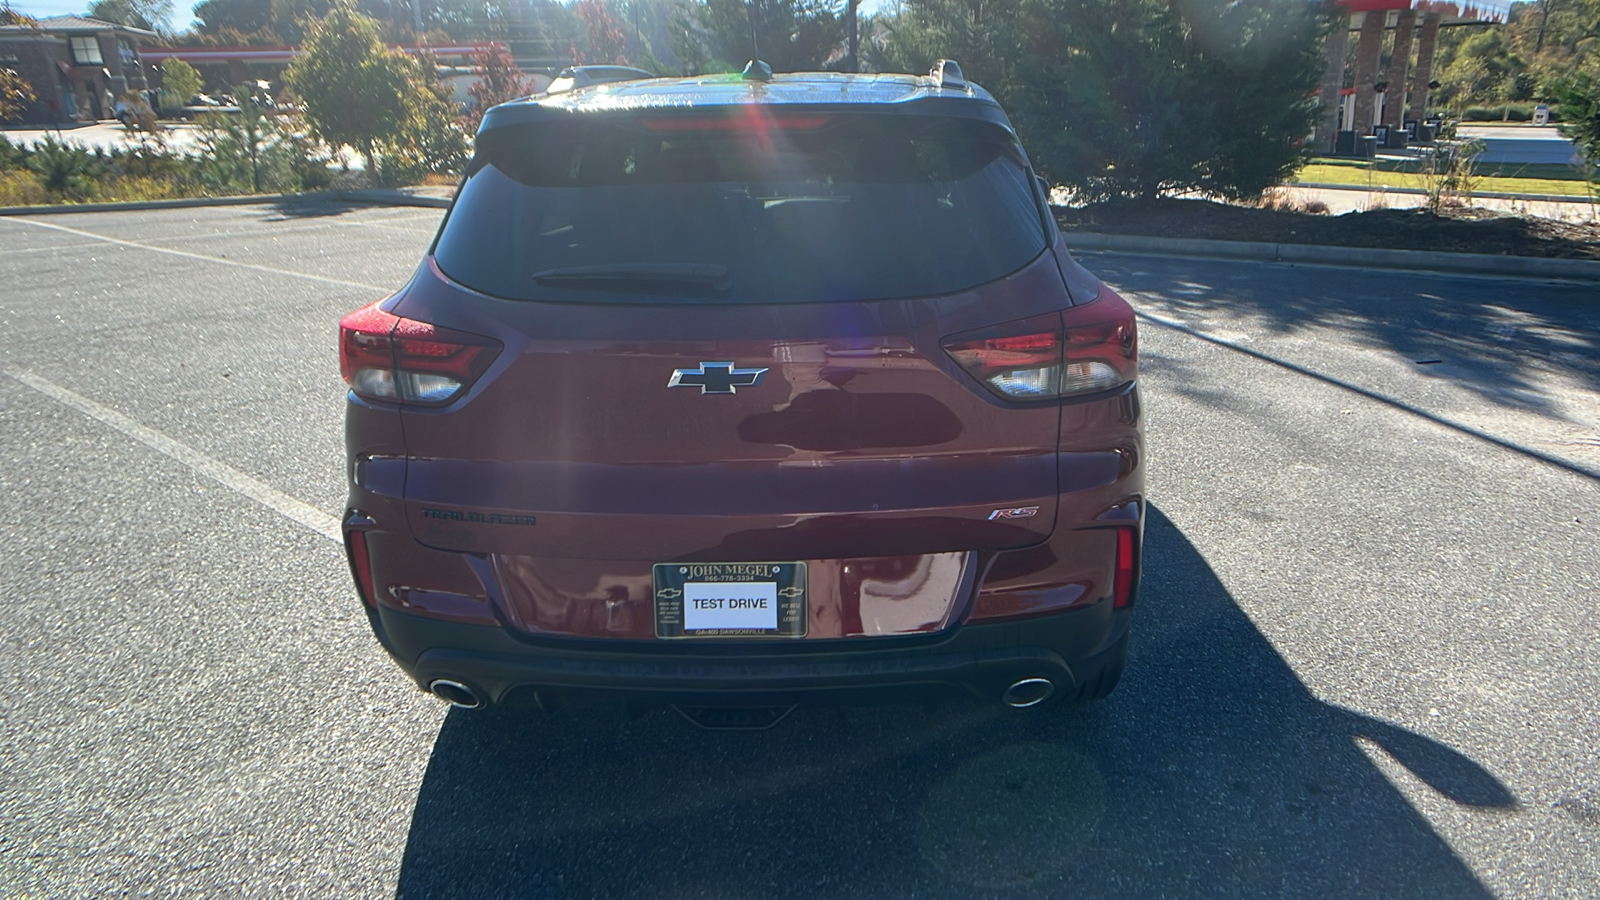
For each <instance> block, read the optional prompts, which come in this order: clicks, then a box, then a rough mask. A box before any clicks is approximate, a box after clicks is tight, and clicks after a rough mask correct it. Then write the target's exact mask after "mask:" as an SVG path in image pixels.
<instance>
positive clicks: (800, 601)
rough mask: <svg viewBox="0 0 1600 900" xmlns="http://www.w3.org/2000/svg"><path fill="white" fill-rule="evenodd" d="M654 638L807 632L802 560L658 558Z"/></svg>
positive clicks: (777, 634) (782, 635)
mask: <svg viewBox="0 0 1600 900" xmlns="http://www.w3.org/2000/svg"><path fill="white" fill-rule="evenodd" d="M655 592H656V637H663V638H683V637H805V634H806V564H805V563H803V562H777V563H774V562H757V563H657V564H656V567H655Z"/></svg>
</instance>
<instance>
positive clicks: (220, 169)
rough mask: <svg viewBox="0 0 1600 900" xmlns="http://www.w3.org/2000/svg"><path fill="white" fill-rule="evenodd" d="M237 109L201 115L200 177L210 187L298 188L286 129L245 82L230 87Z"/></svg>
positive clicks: (256, 190) (197, 132)
mask: <svg viewBox="0 0 1600 900" xmlns="http://www.w3.org/2000/svg"><path fill="white" fill-rule="evenodd" d="M234 96H235V98H238V112H208V114H203V115H202V117H200V122H198V128H197V130H195V143H197V144H198V146H200V151H202V152H200V157H198V162H200V175H202V179H203V183H205V184H206V187H210V189H213V191H221V192H237V191H248V192H253V194H261V192H264V191H296V189H299V178H298V175H296V171H294V157H296V155H298V154H296V152H294V147H293V144H291V141H290V133H288V131H286V130H285V128H283V123H282V122H280V120H278V119H277V117H275V115H274V114H272V110H270V109H269V107H267V106H266V104H264V102H261V101H258V98H256V96H253V91H251V88H250V86H248V85H238V86H237V88H234Z"/></svg>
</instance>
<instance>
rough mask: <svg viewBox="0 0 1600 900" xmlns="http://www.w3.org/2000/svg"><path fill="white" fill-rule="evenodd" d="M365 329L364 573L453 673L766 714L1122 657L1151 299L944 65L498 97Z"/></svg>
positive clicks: (526, 693) (489, 698)
mask: <svg viewBox="0 0 1600 900" xmlns="http://www.w3.org/2000/svg"><path fill="white" fill-rule="evenodd" d="M340 327H341V330H342V335H341V354H342V358H341V362H342V365H343V372H344V377H345V379H346V380H347V381H348V382H349V384H350V394H349V413H348V419H347V428H346V433H347V435H348V449H349V476H350V509H349V512H348V514H347V516H346V519H345V523H344V529H345V536H346V545H347V548H348V551H349V557H350V565H351V569H352V571H353V573H354V575H355V580H356V584H357V586H358V588H359V590H360V593H361V599H362V600H363V602H364V603H365V604H366V608H367V612H368V615H369V616H370V618H371V620H372V627H373V630H374V631H375V632H376V633H377V636H378V639H379V640H380V641H382V643H383V645H384V647H386V648H387V649H388V650H389V652H390V653H392V654H393V655H394V657H395V659H396V660H398V661H399V663H400V665H401V666H402V667H403V668H404V669H405V670H406V671H407V672H408V673H410V674H411V675H412V677H414V678H415V679H416V680H417V682H418V683H419V684H421V685H422V686H424V687H426V688H428V689H430V690H432V691H433V692H434V693H436V694H438V695H440V696H442V697H444V698H445V699H447V700H449V701H451V702H452V703H455V704H457V705H459V706H468V707H471V706H479V705H484V704H489V703H501V702H513V701H516V700H519V699H520V700H523V701H527V702H531V703H537V704H539V705H542V706H551V705H554V704H561V703H566V702H573V701H576V700H593V699H597V698H598V699H614V700H622V701H626V702H629V703H641V702H643V703H661V704H671V705H674V706H677V707H678V708H680V709H682V710H687V711H691V713H692V714H691V718H695V719H696V720H697V721H700V722H702V723H703V724H706V723H711V724H716V723H728V722H734V723H748V722H756V723H761V722H767V721H772V720H774V719H775V718H777V717H778V716H780V715H781V713H782V712H783V711H784V710H786V709H788V708H790V707H791V706H792V705H793V704H796V703H802V702H843V701H846V700H852V699H859V698H862V697H866V698H869V699H881V698H884V697H885V696H886V695H892V694H897V693H902V692H904V693H920V692H927V691H941V690H946V691H956V692H970V693H975V694H976V695H978V696H980V697H982V698H985V699H988V700H991V701H993V702H995V703H1001V702H1004V703H1008V704H1010V705H1012V706H1019V707H1020V706H1031V705H1034V704H1037V703H1041V702H1043V701H1045V700H1047V699H1051V698H1055V699H1062V698H1067V699H1088V698H1094V697H1100V696H1104V695H1105V694H1107V693H1108V692H1110V690H1111V689H1112V687H1113V686H1114V685H1115V684H1116V681H1117V678H1118V676H1119V675H1120V674H1121V671H1122V666H1123V660H1124V659H1125V657H1126V653H1127V646H1128V627H1129V618H1130V615H1131V612H1132V609H1131V607H1132V605H1133V600H1134V595H1135V591H1136V589H1137V587H1138V572H1139V546H1140V536H1141V529H1142V523H1143V507H1144V504H1143V496H1142V495H1143V491H1144V484H1143V444H1142V433H1141V425H1140V410H1139V395H1138V390H1137V363H1136V350H1135V347H1136V340H1135V329H1134V318H1133V312H1132V310H1131V309H1130V308H1129V306H1128V304H1127V303H1125V302H1124V301H1123V300H1122V298H1121V297H1119V296H1117V295H1116V294H1115V293H1114V292H1112V291H1111V290H1110V289H1108V288H1107V287H1106V286H1105V285H1103V284H1101V283H1100V282H1099V281H1098V280H1097V279H1095V277H1094V276H1092V275H1090V274H1089V273H1088V272H1087V271H1085V270H1084V269H1083V268H1082V267H1080V266H1079V265H1078V264H1077V263H1075V262H1074V261H1073V260H1072V258H1071V257H1070V256H1068V254H1067V252H1066V249H1065V248H1064V246H1063V245H1062V243H1061V239H1060V236H1059V234H1058V233H1057V231H1056V227H1055V223H1054V221H1053V219H1052V217H1051V215H1050V212H1049V208H1048V205H1047V199H1046V194H1045V191H1044V189H1043V187H1042V185H1041V182H1040V181H1039V179H1038V178H1036V176H1035V175H1034V174H1033V171H1032V169H1031V167H1030V165H1029V163H1028V159H1027V157H1026V156H1025V155H1024V154H1023V151H1022V148H1021V146H1019V144H1018V142H1017V137H1016V135H1015V133H1014V132H1013V131H1012V128H1011V124H1010V122H1009V121H1008V120H1007V118H1006V116H1005V113H1004V112H1002V111H1001V109H1000V107H999V105H997V104H996V103H995V101H994V99H993V98H992V97H990V96H989V94H987V93H986V92H985V91H983V90H982V89H981V88H978V87H977V86H975V85H971V84H968V83H966V82H964V81H962V80H961V78H960V75H959V71H958V70H957V69H956V67H955V66H954V65H953V64H949V63H945V64H942V66H941V67H940V68H936V69H935V71H934V73H933V74H932V75H931V76H910V75H839V74H794V75H777V76H771V75H768V74H767V73H766V72H764V71H762V67H761V66H760V65H759V64H752V66H751V68H750V69H748V70H747V71H746V74H745V75H743V76H740V75H728V76H711V77H700V78H675V79H648V80H638V81H628V82H619V83H610V84H600V85H596V86H593V87H587V88H580V89H577V90H573V91H571V92H567V93H562V94H559V95H550V96H548V97H544V98H533V99H529V100H524V101H518V102H515V103H508V104H505V105H502V106H498V107H495V108H494V109H492V110H490V111H489V113H488V115H487V116H486V117H485V119H484V122H483V127H482V130H481V131H480V132H479V133H478V137H477V146H476V155H475V156H474V157H473V160H472V162H471V165H470V167H469V168H468V172H467V177H466V179H465V181H464V182H463V184H462V185H461V189H460V191H459V194H458V196H457V198H456V200H455V203H454V205H453V206H452V207H451V209H450V211H449V213H448V214H447V216H446V218H445V220H444V223H443V225H442V226H441V228H440V230H439V234H438V236H437V237H436V239H435V241H434V244H433V247H432V248H431V249H430V250H429V252H428V255H427V258H426V259H425V260H423V263H422V265H421V267H420V268H419V269H418V270H417V273H416V275H415V276H414V277H413V278H412V279H411V281H410V283H408V284H407V285H405V287H403V288H402V289H401V290H400V291H399V292H397V293H396V294H395V295H394V296H392V297H389V298H387V299H385V300H382V301H380V302H378V303H375V304H373V305H372V306H369V307H366V308H364V309H361V310H359V311H357V312H354V313H351V314H350V315H349V316H347V317H346V318H345V319H344V321H343V322H342V323H341V326H340Z"/></svg>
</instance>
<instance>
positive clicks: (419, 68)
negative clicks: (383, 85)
mask: <svg viewBox="0 0 1600 900" xmlns="http://www.w3.org/2000/svg"><path fill="white" fill-rule="evenodd" d="M400 62H401V63H403V64H404V65H405V67H406V68H407V69H408V72H407V77H408V78H409V80H410V82H411V84H412V85H413V89H412V91H411V92H410V93H409V94H407V96H406V104H405V117H404V119H403V120H402V121H401V122H400V123H399V127H398V128H396V129H395V130H394V131H393V132H391V133H390V134H388V135H386V136H384V137H383V138H382V139H381V140H380V141H379V143H378V148H379V150H380V151H381V153H380V154H379V159H378V167H377V168H376V169H374V170H372V171H373V173H374V174H375V175H377V176H378V180H379V181H380V182H382V183H384V184H409V183H413V182H415V181H418V180H420V179H421V178H422V177H423V176H426V175H447V176H448V175H456V174H459V173H460V172H461V170H462V168H463V167H464V166H465V164H466V161H467V137H466V135H465V134H464V133H463V132H462V130H461V121H460V119H461V116H460V111H459V110H457V109H456V108H455V106H454V104H453V102H452V101H451V91H450V87H449V85H446V84H445V83H444V81H443V80H442V79H440V78H439V74H438V73H439V68H438V66H437V65H436V64H435V62H434V60H433V58H432V57H431V56H427V57H423V58H420V59H417V58H411V57H402V59H401V60H400Z"/></svg>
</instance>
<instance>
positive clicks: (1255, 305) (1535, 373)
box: [1082, 254, 1600, 418]
mask: <svg viewBox="0 0 1600 900" xmlns="http://www.w3.org/2000/svg"><path fill="white" fill-rule="evenodd" d="M1082 261H1083V262H1084V263H1085V264H1086V265H1087V266H1088V267H1089V268H1091V269H1092V270H1094V272H1095V273H1096V274H1097V275H1099V276H1100V277H1102V278H1105V279H1106V280H1107V281H1109V282H1111V283H1112V284H1114V285H1115V286H1116V287H1117V289H1118V290H1120V291H1123V292H1126V293H1131V294H1132V295H1133V296H1132V297H1131V298H1130V299H1133V300H1134V304H1135V306H1137V307H1139V308H1140V309H1141V311H1143V312H1147V313H1154V314H1156V315H1159V316H1161V317H1164V318H1176V319H1180V320H1185V321H1190V320H1194V319H1196V318H1204V317H1206V316H1213V315H1222V316H1227V317H1233V316H1242V317H1244V318H1243V319H1242V320H1232V321H1229V323H1228V324H1227V325H1226V327H1227V328H1229V329H1238V328H1245V329H1249V330H1252V331H1254V330H1258V329H1259V330H1261V331H1264V332H1265V333H1267V334H1272V335H1301V336H1304V337H1308V338H1314V337H1315V336H1316V334H1317V332H1316V331H1314V330H1312V329H1315V328H1324V329H1327V328H1336V329H1338V330H1340V331H1342V332H1345V333H1348V334H1350V335H1352V336H1354V340H1355V343H1357V344H1359V345H1363V346H1365V347H1369V348H1371V349H1373V350H1380V351H1382V350H1386V351H1388V352H1390V353H1392V354H1394V355H1395V356H1398V357H1400V358H1401V359H1402V360H1404V361H1406V362H1407V363H1409V364H1410V365H1412V366H1414V367H1415V368H1414V372H1415V374H1416V376H1417V377H1418V378H1422V379H1432V380H1437V381H1442V382H1446V383H1449V384H1451V385H1454V386H1457V387H1460V388H1463V389H1465V390H1469V391H1472V392H1473V393H1475V394H1477V395H1478V396H1479V397H1481V398H1483V399H1484V400H1486V401H1488V402H1490V403H1493V404H1495V405H1497V406H1501V407H1505V408H1509V409H1518V410H1526V411H1530V412H1537V413H1541V414H1544V415H1548V416H1552V417H1557V418H1559V417H1560V416H1561V411H1560V410H1561V406H1562V404H1561V403H1560V402H1559V401H1558V400H1557V398H1554V397H1552V396H1551V394H1550V382H1551V380H1552V377H1551V376H1552V374H1553V373H1554V374H1556V375H1559V377H1560V379H1563V380H1567V381H1570V382H1571V383H1573V384H1576V385H1581V386H1583V387H1585V388H1588V389H1590V390H1600V307H1597V306H1596V305H1594V304H1593V303H1588V302H1585V301H1586V300H1587V299H1588V298H1589V297H1590V296H1591V295H1592V293H1593V288H1592V287H1590V286H1586V285H1577V284H1571V285H1552V284H1543V283H1534V282H1523V283H1518V282H1511V281H1505V280H1495V279H1474V278H1454V277H1449V276H1443V275H1439V274H1436V273H1429V272H1415V273H1407V272H1398V271H1392V272H1384V271H1363V270H1359V269H1345V270H1337V271H1334V272H1333V273H1331V274H1330V273H1329V271H1328V270H1325V269H1318V268H1307V267H1300V266H1284V265H1263V264H1256V263H1244V264H1241V263H1237V262H1232V261H1227V260H1195V259H1184V260H1158V259H1152V258H1140V259H1137V260H1131V259H1129V258H1127V257H1122V256H1119V255H1115V254H1112V255H1093V256H1089V255H1085V256H1084V258H1083V260H1082ZM1202 330H1204V328H1203V327H1202ZM1257 349H1265V348H1263V347H1258V348H1257ZM1330 374H1338V373H1336V372H1335V373H1330Z"/></svg>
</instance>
